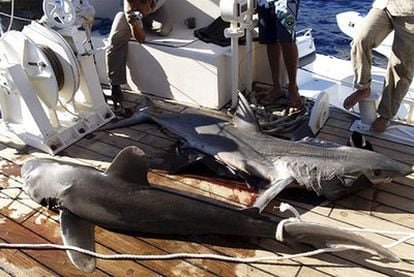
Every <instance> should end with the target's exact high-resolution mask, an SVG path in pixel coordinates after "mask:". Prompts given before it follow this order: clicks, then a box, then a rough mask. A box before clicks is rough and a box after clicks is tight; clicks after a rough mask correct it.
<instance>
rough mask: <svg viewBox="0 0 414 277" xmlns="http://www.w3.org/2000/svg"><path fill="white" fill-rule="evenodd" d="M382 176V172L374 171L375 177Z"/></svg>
mask: <svg viewBox="0 0 414 277" xmlns="http://www.w3.org/2000/svg"><path fill="white" fill-rule="evenodd" d="M381 174H382V171H381V170H379V169H376V170H374V176H380V175H381Z"/></svg>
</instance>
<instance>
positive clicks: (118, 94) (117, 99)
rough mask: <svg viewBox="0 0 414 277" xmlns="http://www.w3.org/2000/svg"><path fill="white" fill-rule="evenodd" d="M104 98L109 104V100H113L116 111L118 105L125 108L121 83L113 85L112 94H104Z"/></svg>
mask: <svg viewBox="0 0 414 277" xmlns="http://www.w3.org/2000/svg"><path fill="white" fill-rule="evenodd" d="M104 98H105V102H106V103H107V104H109V103H108V101H109V100H111V101H112V105H113V107H114V110H115V111H116V110H117V109H118V107H120V108H121V109H123V105H122V102H121V101H122V90H121V86H120V85H113V86H112V87H111V95H104Z"/></svg>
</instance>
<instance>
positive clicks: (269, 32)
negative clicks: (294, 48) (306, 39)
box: [257, 0, 299, 44]
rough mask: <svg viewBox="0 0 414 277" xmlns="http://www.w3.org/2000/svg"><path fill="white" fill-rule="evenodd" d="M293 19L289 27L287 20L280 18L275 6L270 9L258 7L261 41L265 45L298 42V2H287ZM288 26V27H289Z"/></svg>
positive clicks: (289, 0) (291, 0) (293, 0)
mask: <svg viewBox="0 0 414 277" xmlns="http://www.w3.org/2000/svg"><path fill="white" fill-rule="evenodd" d="M287 1H288V2H290V3H289V12H290V13H291V18H290V21H288V23H290V24H289V25H287V22H286V19H284V18H280V17H278V15H277V14H276V13H275V8H274V7H273V6H271V7H269V8H265V7H261V6H258V7H257V11H258V14H259V41H260V43H263V44H269V43H276V42H295V41H296V19H297V13H298V6H299V1H298V0H287ZM287 26H288V27H287Z"/></svg>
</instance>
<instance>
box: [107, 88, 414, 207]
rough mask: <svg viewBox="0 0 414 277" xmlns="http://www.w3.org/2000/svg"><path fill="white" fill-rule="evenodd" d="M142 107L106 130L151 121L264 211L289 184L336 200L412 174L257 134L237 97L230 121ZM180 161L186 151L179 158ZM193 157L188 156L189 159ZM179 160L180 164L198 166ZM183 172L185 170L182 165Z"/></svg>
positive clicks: (312, 143)
mask: <svg viewBox="0 0 414 277" xmlns="http://www.w3.org/2000/svg"><path fill="white" fill-rule="evenodd" d="M144 100H145V101H143V102H144V103H145V104H144V105H143V107H141V109H140V110H138V111H137V112H136V113H135V114H134V115H133V116H132V117H131V118H127V119H123V120H121V121H118V122H116V123H113V124H112V125H111V124H110V125H108V126H107V127H106V128H120V127H126V126H128V125H132V124H138V123H140V122H144V121H147V120H152V121H154V122H156V123H158V124H160V125H161V126H162V127H164V128H166V129H167V130H168V131H170V132H171V133H173V134H175V135H176V136H177V137H178V138H179V140H181V141H182V142H184V143H185V145H186V147H185V148H187V149H188V148H190V149H193V150H195V151H198V152H199V153H200V155H204V156H205V155H207V156H209V157H213V159H214V160H215V161H216V162H217V163H219V164H221V165H224V166H225V167H226V168H228V169H229V171H230V172H233V173H234V174H235V175H238V176H239V177H242V178H244V179H245V180H246V181H247V183H248V184H249V185H251V186H252V187H254V188H257V189H259V194H258V195H259V196H258V197H257V199H256V201H255V203H254V206H255V207H265V206H266V204H267V203H268V202H269V201H271V200H272V199H273V198H274V197H275V196H276V195H277V194H278V193H279V192H281V191H282V190H283V189H285V188H286V187H288V186H289V185H291V184H299V185H301V186H305V187H306V188H307V189H308V190H312V191H314V192H316V194H317V195H319V196H320V195H323V196H325V197H326V198H327V199H329V200H336V199H338V198H340V197H343V196H344V195H347V194H349V193H351V192H353V191H355V190H356V189H358V188H361V187H364V186H367V185H373V183H378V182H384V181H389V180H391V178H393V177H398V176H404V175H407V174H409V173H410V172H412V170H413V169H412V168H411V167H409V166H408V165H405V164H403V163H400V162H398V161H395V160H394V159H391V158H389V157H387V156H385V155H383V154H380V153H376V152H373V151H368V150H363V149H357V148H354V147H348V146H342V145H338V144H335V143H332V142H324V141H318V140H316V139H308V140H304V141H299V142H294V141H288V140H284V139H279V138H276V137H273V136H270V135H268V134H265V133H263V132H262V131H261V129H260V127H259V125H258V123H257V120H256V118H255V116H254V114H253V112H252V110H251V108H250V106H249V104H248V102H247V100H246V99H245V97H244V96H243V95H242V94H239V103H238V107H237V110H236V112H235V114H234V115H233V118H232V120H231V121H227V120H224V119H220V118H217V117H213V116H211V115H207V114H203V113H199V112H197V113H193V112H187V113H180V114H173V113H155V112H153V108H152V107H153V104H152V102H151V101H150V100H149V99H144ZM181 153H182V154H183V155H186V151H182V152H181ZM189 155H192V156H194V151H190V154H189ZM198 160H199V159H198V158H194V157H184V158H181V159H180V161H189V163H190V162H193V161H198ZM182 166H183V167H185V166H186V165H185V164H183V165H182Z"/></svg>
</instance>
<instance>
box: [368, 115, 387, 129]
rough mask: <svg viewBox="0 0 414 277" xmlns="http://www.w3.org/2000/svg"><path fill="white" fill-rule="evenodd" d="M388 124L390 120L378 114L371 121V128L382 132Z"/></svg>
mask: <svg viewBox="0 0 414 277" xmlns="http://www.w3.org/2000/svg"><path fill="white" fill-rule="evenodd" d="M388 126H390V121H389V120H388V119H386V118H383V117H382V116H380V117H378V118H377V119H375V121H374V122H373V123H372V125H371V130H372V131H374V132H375V133H382V132H384V131H385V129H387V127H388Z"/></svg>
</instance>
